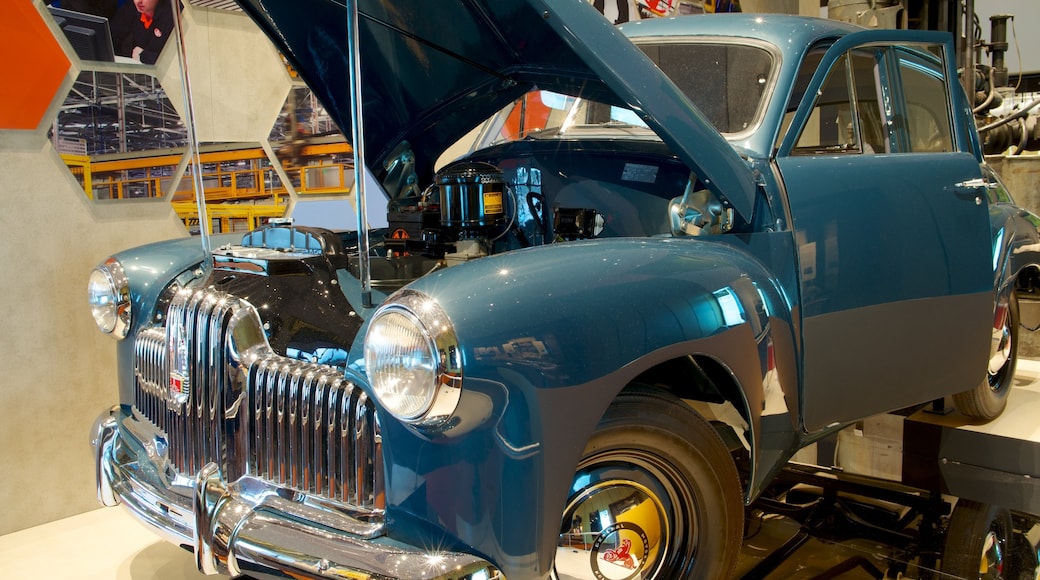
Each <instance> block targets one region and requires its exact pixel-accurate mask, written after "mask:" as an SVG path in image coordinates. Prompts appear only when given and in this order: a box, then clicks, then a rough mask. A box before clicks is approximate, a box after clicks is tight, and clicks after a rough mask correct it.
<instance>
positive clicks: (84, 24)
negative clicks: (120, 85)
mask: <svg viewBox="0 0 1040 580" xmlns="http://www.w3.org/2000/svg"><path fill="white" fill-rule="evenodd" d="M48 8H49V9H50V11H51V15H52V16H53V17H54V22H55V23H57V24H58V27H59V28H61V30H62V32H64V33H65V38H68V39H69V44H71V45H72V48H73V49H75V51H76V55H77V56H79V58H80V60H101V61H105V62H113V61H115V59H116V55H115V51H114V50H113V48H112V30H111V29H110V28H109V26H108V19H107V18H105V17H104V16H94V15H93V14H84V13H82V12H73V11H72V10H64V9H61V8H55V7H53V6H48Z"/></svg>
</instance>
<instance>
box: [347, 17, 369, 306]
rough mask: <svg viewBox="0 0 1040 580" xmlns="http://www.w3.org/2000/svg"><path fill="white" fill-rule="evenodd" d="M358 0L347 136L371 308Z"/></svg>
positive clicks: (365, 298)
mask: <svg viewBox="0 0 1040 580" xmlns="http://www.w3.org/2000/svg"><path fill="white" fill-rule="evenodd" d="M357 3H358V0H347V3H346V8H347V10H346V13H347V55H348V60H349V64H350V133H351V148H352V149H353V150H354V203H355V204H356V205H357V228H358V277H359V278H360V281H361V306H362V308H371V307H372V306H373V304H372V272H371V270H370V265H369V256H368V252H369V240H368V211H367V209H366V207H365V202H366V198H365V174H366V171H365V127H364V125H363V122H364V121H363V120H362V116H361V109H362V104H361V50H360V42H359V41H358V5H357Z"/></svg>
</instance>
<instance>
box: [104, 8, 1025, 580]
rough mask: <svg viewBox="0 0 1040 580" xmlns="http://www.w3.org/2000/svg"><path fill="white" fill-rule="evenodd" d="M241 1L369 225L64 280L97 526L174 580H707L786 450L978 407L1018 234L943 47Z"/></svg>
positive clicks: (284, 228) (1004, 335)
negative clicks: (116, 518)
mask: <svg viewBox="0 0 1040 580" xmlns="http://www.w3.org/2000/svg"><path fill="white" fill-rule="evenodd" d="M240 2H241V5H242V7H243V8H244V10H245V11H246V12H247V13H248V14H249V15H250V16H251V17H252V18H253V19H254V20H255V21H256V22H257V23H258V24H259V25H260V27H261V28H262V29H263V30H264V31H265V32H266V33H267V34H268V35H269V36H270V37H271V39H272V40H273V41H274V42H275V43H276V44H277V46H278V48H279V49H280V50H281V51H282V52H283V54H284V55H285V56H286V58H287V59H288V60H289V61H290V63H291V64H292V65H293V67H295V68H296V69H297V70H298V71H299V73H300V74H301V75H302V77H303V78H304V79H305V80H306V81H307V82H308V83H309V84H310V86H311V87H312V88H313V89H314V90H315V91H316V93H318V94H319V95H320V96H321V98H322V100H323V102H324V104H325V105H326V107H327V108H328V110H329V111H330V112H331V114H332V115H333V116H334V118H336V119H337V121H338V122H339V123H340V125H341V126H342V127H343V128H344V130H345V131H346V132H348V133H350V132H351V128H352V127H354V128H357V129H358V131H357V133H359V134H360V135H361V136H362V137H363V140H362V139H357V140H355V141H356V142H355V145H356V146H358V147H357V148H358V149H359V150H363V151H366V153H363V155H364V157H363V161H364V165H365V166H366V167H367V170H368V171H369V172H370V173H371V176H372V178H373V179H374V181H373V184H372V185H371V186H370V187H368V188H366V193H365V194H364V195H365V196H366V199H367V200H369V201H368V202H366V203H365V204H360V205H362V208H361V209H364V206H365V205H368V204H374V201H372V200H375V199H376V198H385V203H386V205H387V216H386V219H387V223H388V224H389V227H388V228H386V229H381V230H371V229H369V228H366V227H364V222H363V221H362V227H361V228H360V229H361V231H360V235H359V233H358V232H331V231H327V230H322V229H317V228H309V227H306V226H304V225H292V224H276V225H271V226H268V227H264V228H261V229H259V230H257V231H254V232H251V233H249V234H247V235H245V236H244V237H240V238H235V239H234V240H232V241H227V240H214V241H212V243H211V247H212V248H213V249H212V250H211V251H209V250H206V249H204V248H205V244H200V243H199V240H198V239H183V240H177V241H171V242H168V243H159V244H154V245H150V246H147V247H143V248H137V249H133V250H128V251H126V252H122V253H119V254H117V255H115V256H114V257H112V258H110V259H108V260H107V261H105V262H104V263H102V264H101V265H99V266H98V267H97V269H96V270H95V271H94V273H93V274H92V276H91V278H90V283H89V286H90V287H89V295H90V302H91V308H92V311H93V314H94V316H95V318H96V319H97V322H98V325H99V327H100V328H101V330H102V331H103V332H106V333H108V334H110V335H112V336H113V337H114V338H115V339H117V341H118V342H117V350H118V381H119V405H117V406H115V407H113V408H112V409H111V410H110V411H107V412H105V413H104V414H103V415H102V416H101V417H100V418H99V420H98V422H97V425H96V426H95V429H94V432H93V442H94V446H95V450H96V458H97V469H98V470H97V475H98V493H99V498H100V500H101V501H102V502H103V503H104V504H105V505H116V504H120V503H121V504H123V505H125V506H126V507H127V508H129V509H130V510H131V511H132V512H133V513H134V514H135V515H136V516H137V517H139V518H140V519H141V520H142V521H144V522H145V523H147V524H149V525H150V526H152V527H154V528H155V529H156V530H157V531H158V532H159V533H160V534H162V535H163V536H165V537H166V538H167V539H169V540H170V541H172V542H174V543H176V544H179V545H182V546H184V547H185V548H187V549H190V550H192V551H193V552H194V554H195V557H196V560H197V564H198V566H199V568H200V569H201V570H203V571H205V572H208V573H225V574H231V575H236V574H240V573H249V574H251V575H258V574H263V573H270V574H272V575H287V576H291V577H294V578H397V577H400V578H409V579H418V578H421V579H431V578H443V579H447V578H453V579H454V578H471V579H477V578H504V577H508V578H509V580H517V579H525V578H536V579H544V578H558V579H560V580H566V579H576V578H580V579H592V578H596V579H605V578H606V579H621V578H625V579H629V578H655V579H658V580H665V579H673V578H709V577H710V578H715V577H726V576H727V575H728V574H729V573H731V570H732V569H733V567H734V563H735V561H736V559H737V554H738V552H739V549H740V544H741V534H742V530H743V522H744V507H745V505H746V504H748V503H750V502H751V501H753V500H754V499H755V498H756V497H757V496H758V495H759V494H760V493H761V492H762V490H763V489H764V488H765V486H766V485H768V484H769V483H770V482H771V480H772V479H773V477H774V476H775V475H776V474H777V472H778V471H779V470H780V469H781V468H782V467H783V466H784V465H785V463H786V462H787V461H788V459H789V458H790V457H791V456H792V455H793V454H794V453H795V452H796V451H797V450H798V449H799V448H801V447H803V446H805V445H807V444H809V443H811V442H813V441H815V440H818V439H819V438H821V437H824V436H826V435H828V434H831V433H833V432H834V431H835V430H837V429H839V428H841V427H843V426H845V425H848V424H849V423H850V422H853V421H856V420H858V419H860V418H863V417H866V416H869V415H872V414H877V413H884V412H888V411H892V410H896V409H901V408H906V407H909V406H914V405H920V404H923V403H926V402H929V401H932V400H935V399H941V398H943V397H946V396H949V395H952V396H953V399H954V401H955V402H956V405H957V407H958V408H959V409H960V411H961V412H962V413H965V414H967V415H970V416H973V417H977V418H980V419H982V420H986V419H990V418H993V417H995V416H996V415H999V414H1000V413H1001V411H1002V410H1003V408H1004V405H1005V404H1006V399H1007V394H1008V390H1009V389H1010V387H1011V379H1012V375H1013V373H1014V368H1015V361H1016V348H1017V344H1018V341H1017V336H1018V332H1019V331H1018V329H1019V325H1020V318H1026V316H1027V314H1028V313H1029V312H1030V309H1028V308H1026V307H1025V306H1027V305H1028V304H1029V299H1030V298H1031V297H1033V296H1035V292H1036V288H1035V286H1036V285H1035V282H1036V280H1037V275H1038V264H1040V256H1038V254H1037V249H1038V248H1040V246H1038V245H1037V244H1038V236H1037V227H1036V224H1037V223H1038V222H1037V220H1036V218H1035V217H1033V216H1032V215H1031V214H1028V213H1027V212H1025V211H1023V210H1021V209H1019V208H1017V207H1015V206H1014V205H1013V204H1012V202H1011V199H1010V197H1009V196H1008V194H1007V192H1006V190H1005V189H1004V188H1003V186H1002V185H1001V183H1000V181H999V179H998V178H997V176H996V175H995V174H994V173H993V172H992V171H991V170H990V169H989V168H988V167H987V166H986V165H985V164H984V162H983V159H982V155H981V153H980V148H979V142H978V138H977V136H976V133H975V128H974V123H973V119H972V115H971V111H970V109H969V107H968V105H967V104H966V100H965V98H964V95H963V94H962V91H961V88H960V85H959V84H958V82H957V76H956V69H955V64H954V55H953V47H952V41H951V38H950V37H949V36H948V35H945V34H940V33H931V32H908V31H884V30H864V29H860V28H856V27H853V26H849V25H845V24H841V23H836V22H831V21H824V20H814V19H806V18H798V17H789V16H773V15H725V16H723V15H714V16H712V15H704V16H690V17H681V18H675V19H661V20H654V21H641V22H638V23H632V24H629V25H626V26H624V27H621V28H615V27H613V26H612V25H610V23H609V22H608V21H607V20H606V19H605V18H603V17H602V16H601V15H600V14H599V13H597V12H596V11H595V9H594V8H593V7H592V6H591V5H590V4H589V3H588V2H587V1H586V0H450V1H449V0H444V1H439V2H433V3H431V2H422V1H418V0H397V1H394V2H378V1H376V0H370V1H369V0H362V1H361V2H360V9H359V15H358V18H357V22H358V24H357V26H356V34H352V35H348V34H347V32H348V29H351V27H350V26H348V22H349V19H348V15H347V14H346V13H345V7H344V5H343V4H342V3H339V2H327V1H318V0H308V1H306V2H304V1H302V0H240ZM349 6H350V3H348V7H349ZM348 38H349V39H351V40H349V41H348ZM355 65H357V66H355ZM358 71H360V75H361V76H360V78H358V77H357V76H356V73H357V72H358ZM352 72H353V73H355V77H354V78H355V79H357V82H356V83H355V82H351V81H350V80H349V79H351V73H352ZM352 89H354V90H353V92H354V93H355V94H357V93H359V94H360V95H361V98H360V99H359V100H358V99H351V98H350V95H351V94H352ZM358 101H360V102H359V103H358ZM356 104H360V106H359V107H356V108H355V105H356ZM359 111H360V114H359ZM352 119H354V121H352ZM362 120H363V123H362V122H361V121H362ZM467 135H468V137H467ZM362 144H363V145H364V148H363V149H362V147H360V146H361V145H362ZM467 144H470V146H469V147H468V148H467ZM472 144H475V145H472ZM460 151H461V153H459V152H460ZM359 213H361V214H362V215H363V212H362V211H359ZM1020 302H1021V303H1022V305H1023V307H1022V308H1021V315H1020V308H1019V303H1020ZM976 568H977V566H976Z"/></svg>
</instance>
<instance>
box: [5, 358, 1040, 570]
mask: <svg viewBox="0 0 1040 580" xmlns="http://www.w3.org/2000/svg"><path fill="white" fill-rule="evenodd" d="M1017 378H1018V381H1017V384H1016V385H1015V389H1014V390H1013V391H1012V394H1011V396H1012V400H1011V404H1010V406H1009V409H1008V411H1007V412H1005V413H1004V415H1003V416H1002V417H1000V418H999V419H998V420H996V421H994V422H992V423H989V424H987V425H981V426H972V425H965V424H964V421H963V420H959V419H958V418H957V417H958V415H956V414H954V415H949V416H946V417H940V418H936V419H934V420H935V421H936V422H952V423H956V424H957V426H959V427H961V428H963V429H973V430H977V431H981V432H985V433H991V434H994V435H1005V436H1011V437H1020V438H1025V439H1031V440H1033V441H1040V420H1038V419H1037V417H1038V416H1040V415H1038V413H1037V411H1036V409H1037V408H1040V361H1036V360H1021V361H1019V367H1018V373H1017ZM70 578H75V579H77V580H198V579H202V578H212V577H211V576H204V575H203V574H201V573H200V572H199V571H198V570H197V569H196V568H195V558H194V556H193V555H192V554H190V553H188V552H186V551H184V550H182V549H180V548H178V547H176V546H173V545H171V544H167V543H166V542H164V541H162V540H160V539H159V538H158V536H156V535H154V534H153V533H152V532H150V531H149V530H148V529H147V528H145V527H144V526H143V525H142V524H140V523H138V522H137V520H135V519H134V518H133V517H132V516H131V515H130V514H129V512H127V511H126V510H125V509H123V508H107V509H97V510H94V511H90V512H87V513H85V514H80V515H77V516H73V517H70V518H66V519H63V520H59V521H56V522H51V523H49V524H45V525H42V526H37V527H35V528H30V529H27V530H22V531H19V532H14V533H12V534H7V535H5V536H0V580H23V579H24V580H29V579H31V580H50V579H54V580H58V579H61V580H68V579H70Z"/></svg>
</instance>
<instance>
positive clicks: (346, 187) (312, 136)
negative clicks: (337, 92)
mask: <svg viewBox="0 0 1040 580" xmlns="http://www.w3.org/2000/svg"><path fill="white" fill-rule="evenodd" d="M268 141H269V142H270V144H271V148H272V150H273V151H274V154H275V156H276V157H277V158H278V161H279V163H281V166H282V169H283V170H284V172H285V176H286V178H287V180H288V183H289V185H290V189H291V190H292V192H293V193H294V194H296V195H297V196H300V197H307V196H343V195H346V194H348V193H349V192H350V188H351V187H353V185H354V170H353V152H352V150H351V148H350V145H349V144H348V143H347V140H346V138H344V137H343V133H341V132H340V130H339V128H338V127H337V126H336V125H335V123H333V122H332V119H331V118H330V117H329V115H328V114H327V113H326V112H325V108H324V107H323V106H322V105H321V103H320V102H319V101H318V99H317V98H316V97H315V96H314V93H313V92H311V90H310V89H309V88H307V87H306V86H304V85H296V86H294V87H293V89H292V90H291V91H289V95H288V96H287V97H286V99H285V103H284V104H283V105H282V110H281V112H280V113H279V114H278V120H277V121H276V122H275V124H274V127H272V128H271V132H270V134H269V135H268Z"/></svg>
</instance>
